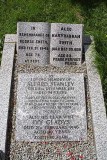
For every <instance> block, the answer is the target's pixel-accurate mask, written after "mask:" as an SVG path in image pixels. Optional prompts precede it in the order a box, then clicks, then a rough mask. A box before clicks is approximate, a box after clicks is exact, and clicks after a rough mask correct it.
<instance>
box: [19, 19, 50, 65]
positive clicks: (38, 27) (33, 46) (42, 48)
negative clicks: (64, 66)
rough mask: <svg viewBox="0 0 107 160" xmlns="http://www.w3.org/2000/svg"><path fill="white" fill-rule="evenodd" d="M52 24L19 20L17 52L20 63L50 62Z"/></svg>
mask: <svg viewBox="0 0 107 160" xmlns="http://www.w3.org/2000/svg"><path fill="white" fill-rule="evenodd" d="M49 34H50V24H48V23H45V22H36V23H35V22H18V24H17V35H18V43H17V52H18V63H19V64H30V65H34V66H36V65H39V66H44V65H47V64H49V46H50V38H49V37H50V36H49Z"/></svg>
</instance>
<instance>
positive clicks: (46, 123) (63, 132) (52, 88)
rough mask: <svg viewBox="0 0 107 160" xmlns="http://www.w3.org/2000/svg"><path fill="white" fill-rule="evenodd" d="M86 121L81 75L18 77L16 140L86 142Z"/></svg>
mask: <svg viewBox="0 0 107 160" xmlns="http://www.w3.org/2000/svg"><path fill="white" fill-rule="evenodd" d="M86 137H87V121H86V104H85V88H84V76H83V74H82V73H72V74H71V73H70V74H68V73H65V74H62V73H61V74H60V73H50V74H47V73H46V74H45V73H39V74H37V73H31V74H29V73H26V74H25V73H20V74H19V76H18V93H17V112H16V140H19V141H21V140H24V141H80V140H86Z"/></svg>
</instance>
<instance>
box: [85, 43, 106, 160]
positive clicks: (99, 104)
mask: <svg viewBox="0 0 107 160" xmlns="http://www.w3.org/2000/svg"><path fill="white" fill-rule="evenodd" d="M94 45H95V44H94V42H93V43H92V44H91V45H90V47H89V48H88V50H87V52H86V53H85V55H86V65H87V75H88V80H89V89H90V101H91V111H92V120H93V130H94V135H95V144H96V153H97V159H98V160H106V159H107V118H106V111H105V105H104V98H103V92H102V86H101V80H100V76H99V75H98V73H97V69H96V68H95V67H94V65H93V61H94V57H93V53H94V50H93V49H94V48H93V46H94Z"/></svg>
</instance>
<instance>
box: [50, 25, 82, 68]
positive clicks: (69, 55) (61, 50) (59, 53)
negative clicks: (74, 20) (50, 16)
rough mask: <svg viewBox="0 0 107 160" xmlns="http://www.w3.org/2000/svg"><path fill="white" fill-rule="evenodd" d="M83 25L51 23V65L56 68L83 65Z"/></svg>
mask: <svg viewBox="0 0 107 160" xmlns="http://www.w3.org/2000/svg"><path fill="white" fill-rule="evenodd" d="M82 32H83V25H82V24H64V23H51V36H50V40H51V42H50V63H51V64H52V65H54V66H58V67H63V66H67V65H81V62H82Z"/></svg>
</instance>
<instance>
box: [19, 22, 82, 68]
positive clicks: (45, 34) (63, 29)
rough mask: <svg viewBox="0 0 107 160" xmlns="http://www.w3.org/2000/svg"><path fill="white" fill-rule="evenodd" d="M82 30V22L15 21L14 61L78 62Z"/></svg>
mask: <svg viewBox="0 0 107 160" xmlns="http://www.w3.org/2000/svg"><path fill="white" fill-rule="evenodd" d="M82 30H83V25H82V24H62V23H52V24H49V23H43V22H36V23H35V22H18V25H17V34H18V44H17V52H18V63H19V64H22V65H23V64H27V65H33V66H45V65H48V64H52V65H54V66H58V67H62V66H67V65H81V63H82V48H83V47H82Z"/></svg>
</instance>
